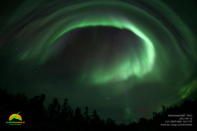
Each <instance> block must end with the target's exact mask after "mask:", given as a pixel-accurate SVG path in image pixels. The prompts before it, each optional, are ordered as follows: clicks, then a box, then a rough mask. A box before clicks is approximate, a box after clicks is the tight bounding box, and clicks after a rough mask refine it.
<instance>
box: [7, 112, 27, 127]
mask: <svg viewBox="0 0 197 131" xmlns="http://www.w3.org/2000/svg"><path fill="white" fill-rule="evenodd" d="M19 113H20V112H19ZM19 113H17V114H12V115H10V116H9V119H8V121H7V122H6V124H8V125H22V124H25V121H23V119H22V116H21V115H20V114H19Z"/></svg>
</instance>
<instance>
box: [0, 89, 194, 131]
mask: <svg viewBox="0 0 197 131" xmlns="http://www.w3.org/2000/svg"><path fill="white" fill-rule="evenodd" d="M44 101H45V95H40V96H35V97H33V98H31V99H30V98H27V97H26V96H25V95H23V94H18V95H11V94H9V93H7V92H6V91H5V90H2V89H0V130H1V131H3V130H6V129H10V128H15V129H20V130H21V129H25V130H26V129H27V130H35V131H36V130H54V131H101V130H113V131H158V130H165V131H166V130H168V129H169V128H173V129H174V130H175V129H177V130H179V131H180V130H183V131H185V130H186V131H191V130H195V129H194V128H196V116H197V106H196V105H197V101H196V100H195V101H187V100H186V101H184V102H183V103H181V104H180V105H177V106H173V107H170V108H166V107H164V106H163V107H162V112H160V113H153V117H152V118H151V119H145V118H141V119H139V121H138V122H132V123H130V124H127V125H126V124H117V123H116V122H115V121H114V120H112V119H110V118H108V119H106V120H104V119H102V118H101V117H100V116H99V115H98V113H97V111H96V110H94V111H89V109H88V107H86V108H85V109H83V111H82V109H81V108H78V107H77V108H75V109H72V108H71V106H70V105H69V104H68V99H65V100H64V102H63V104H60V103H59V101H58V99H54V100H53V101H52V103H50V104H49V105H48V106H47V107H46V106H44V103H45V102H44ZM18 112H20V114H21V116H22V117H23V120H24V121H25V122H26V124H24V125H21V126H10V125H7V124H6V123H5V122H6V121H8V118H9V116H10V115H11V114H13V113H18ZM169 114H192V117H193V123H192V124H193V126H187V127H183V126H181V127H172V126H171V127H166V126H161V125H160V124H161V123H164V121H165V120H168V115H169Z"/></svg>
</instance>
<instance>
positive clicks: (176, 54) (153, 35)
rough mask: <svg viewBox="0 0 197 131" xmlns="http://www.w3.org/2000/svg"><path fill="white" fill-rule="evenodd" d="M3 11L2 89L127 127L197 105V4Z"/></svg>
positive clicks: (27, 6)
mask: <svg viewBox="0 0 197 131" xmlns="http://www.w3.org/2000/svg"><path fill="white" fill-rule="evenodd" d="M2 3H3V4H1V7H2V8H1V10H2V11H1V16H0V18H1V22H0V25H1V26H0V61H1V63H0V73H1V77H0V87H1V88H4V89H7V90H8V91H9V92H11V93H14V94H15V93H25V94H26V95H27V96H29V97H32V96H34V95H39V94H41V93H44V94H46V95H47V99H48V101H50V100H51V99H52V98H54V97H57V98H58V99H59V100H60V101H63V99H64V98H68V99H69V102H70V104H71V105H72V106H73V107H76V106H79V107H85V106H88V107H89V108H90V109H92V110H93V109H96V110H97V111H98V112H99V114H100V115H101V116H102V117H103V118H106V117H111V118H112V119H115V120H117V121H122V122H128V121H134V120H137V119H139V118H140V117H145V118H150V117H151V116H152V113H153V112H158V111H160V110H161V106H162V105H165V106H172V105H174V104H177V103H179V102H181V101H183V100H184V99H188V98H189V99H196V89H197V79H196V78H197V77H196V76H197V70H196V67H197V44H196V43H197V40H196V38H197V37H196V33H197V30H196V29H197V28H196V26H197V25H196V23H197V13H195V12H196V11H197V9H196V5H197V4H196V2H195V0H183V1H179V0H173V1H171V0H149V1H147V0H105V1H103V0H83V1H82V0H17V1H14V3H12V4H10V3H8V1H7V2H6V1H4V2H2Z"/></svg>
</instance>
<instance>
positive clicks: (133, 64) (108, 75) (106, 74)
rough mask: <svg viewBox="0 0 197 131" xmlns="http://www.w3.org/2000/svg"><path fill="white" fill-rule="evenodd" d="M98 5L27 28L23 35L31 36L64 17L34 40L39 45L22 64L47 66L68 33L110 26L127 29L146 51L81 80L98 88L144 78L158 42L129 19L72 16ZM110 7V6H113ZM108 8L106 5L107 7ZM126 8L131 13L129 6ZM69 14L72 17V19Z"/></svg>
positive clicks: (63, 12) (107, 15)
mask: <svg viewBox="0 0 197 131" xmlns="http://www.w3.org/2000/svg"><path fill="white" fill-rule="evenodd" d="M97 4H98V5H100V4H99V3H95V4H90V5H89V4H84V5H83V4H81V5H79V6H73V7H72V8H71V7H67V8H64V9H62V10H60V11H57V12H56V13H53V14H51V15H50V16H47V17H44V18H43V19H41V20H38V21H35V22H33V23H32V24H30V25H28V26H27V27H26V28H25V29H24V30H23V31H22V32H21V34H23V33H25V32H29V29H36V28H38V29H39V28H43V27H42V26H44V25H47V23H48V22H49V21H53V20H56V19H57V18H58V17H59V16H64V17H63V18H62V19H61V20H60V21H58V22H55V24H52V25H51V26H50V28H49V29H47V30H46V31H43V32H39V33H40V34H38V35H37V37H36V38H34V39H35V41H37V43H36V44H37V45H35V46H34V47H33V48H31V49H30V48H29V49H28V50H27V51H25V52H24V53H23V54H22V55H21V56H20V58H19V60H26V59H28V60H36V62H37V63H38V64H44V63H45V62H46V61H47V60H48V59H49V57H51V56H52V55H53V52H54V49H53V46H54V44H55V43H56V41H57V40H58V39H59V38H61V37H62V36H63V35H65V34H66V33H68V32H70V31H72V30H74V29H77V28H86V27H95V26H108V27H114V28H118V29H126V30H129V31H131V32H133V33H134V34H135V35H136V36H138V37H139V38H140V39H141V40H142V44H143V49H142V50H143V51H142V52H141V53H139V54H137V55H136V56H132V52H131V55H130V57H129V56H128V57H125V58H124V59H123V60H122V59H120V60H119V61H120V62H119V63H118V64H117V65H114V66H113V67H112V68H111V69H110V70H105V69H104V68H102V67H96V68H95V70H94V71H86V73H85V75H84V73H83V74H81V79H84V76H87V78H85V79H86V81H87V80H88V81H89V82H90V83H94V84H98V83H106V82H111V81H123V80H127V79H128V78H130V77H131V76H135V77H138V78H142V77H144V76H145V75H146V74H148V73H149V72H151V71H152V69H153V66H154V63H155V57H156V51H155V50H156V49H155V47H154V45H155V43H156V41H155V40H154V39H153V38H152V37H151V33H149V32H148V31H147V30H146V29H143V27H139V25H138V26H137V24H135V23H136V21H132V19H130V18H128V17H127V16H124V15H123V16H121V15H119V14H114V13H111V12H108V13H104V12H102V11H101V12H102V13H101V12H99V13H98V14H96V12H93V13H95V15H93V14H91V15H88V14H89V13H87V12H83V11H80V12H79V14H74V13H73V12H72V11H74V10H77V11H79V9H81V10H82V9H83V8H85V7H89V6H90V7H91V6H94V5H97ZM108 4H109V5H110V4H111V3H108ZM108 4H107V3H106V5H108ZM113 5H115V6H117V7H119V6H120V7H125V8H126V7H127V6H128V5H127V4H122V3H121V2H118V3H116V4H113ZM105 8H106V7H105ZM127 8H128V9H130V6H128V7H127ZM132 8H134V10H136V11H137V12H139V13H141V14H144V12H141V11H140V10H138V9H137V8H135V7H132ZM67 13H68V14H67ZM70 13H73V14H72V15H70ZM121 14H122V13H121ZM144 15H145V16H147V17H149V15H148V14H146V13H145V14H144ZM151 18H152V17H151ZM156 22H157V21H156ZM142 30H144V31H142ZM39 35H40V36H39ZM41 35H42V37H41ZM109 37H110V36H109ZM153 41H154V42H153ZM32 44H34V43H32ZM131 44H132V43H131Z"/></svg>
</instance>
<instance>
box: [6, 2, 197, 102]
mask: <svg viewBox="0 0 197 131" xmlns="http://www.w3.org/2000/svg"><path fill="white" fill-rule="evenodd" d="M41 3H42V2H41ZM41 3H39V2H38V4H36V5H35V6H32V8H30V9H29V11H28V8H26V12H27V13H26V14H25V13H24V14H20V10H19V13H16V14H15V16H13V17H12V18H11V19H10V21H9V22H10V23H8V24H7V28H8V27H9V26H10V25H17V28H16V30H17V33H16V34H15V36H13V37H14V39H15V40H16V43H20V44H15V46H14V47H16V46H17V47H18V48H20V50H21V52H20V53H19V54H18V55H17V58H16V59H15V60H16V63H23V62H27V63H26V64H30V65H31V64H32V65H34V66H36V67H39V66H42V65H46V64H47V62H48V61H50V60H51V59H52V58H54V57H58V54H59V51H60V50H61V48H63V47H65V45H66V44H67V43H66V42H64V43H62V42H60V40H61V39H62V38H64V37H68V36H67V34H69V33H70V32H71V31H73V30H76V29H85V28H89V27H101V26H102V27H113V28H117V29H121V30H123V29H124V30H129V31H130V32H132V33H134V34H135V35H136V37H138V38H139V39H140V40H141V43H139V44H140V46H141V47H140V51H139V52H138V51H137V50H135V49H131V52H130V53H129V54H128V55H126V56H124V57H123V58H117V59H118V62H117V63H116V64H115V65H113V66H111V67H110V68H107V69H105V67H104V66H98V65H97V64H93V70H88V68H89V67H87V69H86V70H85V71H82V73H81V72H80V73H81V74H78V75H79V79H80V80H82V81H84V83H85V82H87V81H88V82H87V83H88V85H102V84H104V85H105V84H109V83H113V82H117V83H118V82H120V83H122V82H125V83H126V84H128V83H129V82H128V81H132V82H131V83H132V84H131V83H129V85H127V87H129V88H130V87H133V88H135V86H136V85H139V83H143V82H147V81H157V82H160V83H162V84H163V83H164V82H161V81H162V80H164V79H168V78H169V76H170V73H169V70H170V69H171V68H172V67H171V66H172V65H173V64H176V65H175V67H173V69H176V72H177V74H179V75H180V74H181V76H178V77H177V79H176V80H173V82H172V80H168V82H166V83H167V84H164V85H165V86H169V85H170V84H171V85H170V86H172V87H173V86H175V87H178V86H180V87H179V88H181V90H178V95H180V96H181V97H180V98H183V99H184V98H186V97H187V96H189V94H190V93H191V92H192V90H193V89H194V88H193V87H195V86H196V82H195V80H194V81H193V82H192V83H193V84H191V85H192V87H191V86H188V85H189V84H188V83H186V82H185V81H187V80H188V79H190V76H191V74H192V72H193V69H194V68H195V64H196V56H197V55H196V45H195V42H196V39H195V37H194V35H193V34H192V32H191V31H190V30H189V28H188V27H187V26H186V25H185V24H184V23H183V22H182V21H181V19H180V18H179V17H178V16H177V15H176V14H175V13H174V12H172V11H171V10H170V9H169V8H168V7H167V6H165V5H164V4H163V3H162V2H161V1H156V0H152V1H151V3H149V2H147V1H143V2H142V3H141V4H140V3H138V2H137V1H132V0H131V1H130V2H122V1H118V0H109V1H100V0H98V1H97V0H95V1H85V2H81V3H77V4H76V3H75V4H60V2H59V3H58V2H57V3H55V4H54V5H56V6H57V8H54V9H52V10H50V9H49V8H50V4H48V7H47V4H46V5H44V6H43V5H42V4H41ZM28 4H29V3H28ZM39 4H40V5H39ZM156 5H157V6H156ZM25 6H26V4H24V5H23V6H22V7H25ZM42 6H43V7H44V8H43V10H42ZM22 7H21V8H22ZM144 7H146V8H144ZM46 9H48V10H47V11H46ZM155 11H157V12H155ZM30 12H34V14H33V13H31V15H30V16H29V17H28V13H30ZM16 16H18V17H16ZM25 16H26V18H25ZM16 18H17V19H16ZM18 18H24V19H25V20H24V21H23V20H22V21H21V20H20V19H18ZM20 22H21V23H20ZM176 25H178V26H176ZM18 29H20V30H19V31H18ZM13 32H16V31H13ZM108 37H111V36H110V34H109V36H108ZM128 42H131V41H128ZM8 43H9V42H8ZM10 43H11V42H10ZM130 44H131V45H132V42H131V43H130ZM62 45H64V46H63V47H62ZM168 58H169V59H168ZM101 64H102V63H101ZM91 66H92V65H91ZM63 70H64V69H63ZM65 70H66V69H65ZM171 70H172V69H171ZM84 76H85V78H84ZM134 78H136V79H134ZM180 81H181V82H180ZM185 85H187V86H185Z"/></svg>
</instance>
